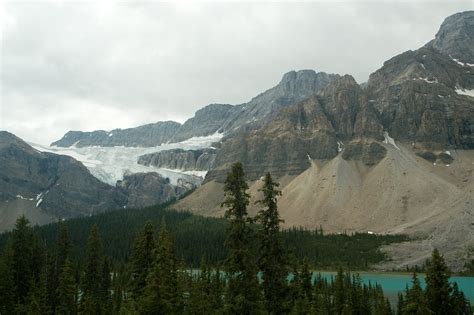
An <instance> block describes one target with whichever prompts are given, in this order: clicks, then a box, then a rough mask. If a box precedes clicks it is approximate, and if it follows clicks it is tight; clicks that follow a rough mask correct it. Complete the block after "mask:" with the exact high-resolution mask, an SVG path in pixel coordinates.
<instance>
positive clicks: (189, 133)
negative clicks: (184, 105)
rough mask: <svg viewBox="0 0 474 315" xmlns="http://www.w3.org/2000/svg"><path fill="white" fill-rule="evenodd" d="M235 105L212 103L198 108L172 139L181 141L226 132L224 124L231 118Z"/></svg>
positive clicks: (172, 140)
mask: <svg viewBox="0 0 474 315" xmlns="http://www.w3.org/2000/svg"><path fill="white" fill-rule="evenodd" d="M234 112H235V106H232V105H227V104H211V105H207V106H205V107H203V108H201V109H200V110H198V111H197V112H196V113H195V114H194V117H192V118H190V119H188V120H187V121H186V122H185V123H184V124H183V125H182V126H181V127H180V128H179V130H177V132H176V134H175V135H174V136H173V138H172V139H171V142H180V141H183V140H186V139H189V138H192V137H202V136H208V135H212V134H214V133H216V132H219V133H222V132H224V129H223V126H224V125H225V124H226V122H228V121H229V120H231V116H232V115H233V113H234Z"/></svg>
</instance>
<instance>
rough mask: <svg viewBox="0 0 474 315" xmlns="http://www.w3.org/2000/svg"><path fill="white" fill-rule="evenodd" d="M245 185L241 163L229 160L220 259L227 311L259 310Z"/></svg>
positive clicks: (258, 290)
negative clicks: (222, 255)
mask: <svg viewBox="0 0 474 315" xmlns="http://www.w3.org/2000/svg"><path fill="white" fill-rule="evenodd" d="M247 189H248V185H247V183H246V182H245V176H244V170H243V167H242V164H241V163H235V164H233V165H232V170H231V172H230V173H229V174H227V178H226V181H225V185H224V195H225V199H224V202H223V203H222V206H223V207H226V208H227V210H226V212H225V217H226V218H227V219H228V220H229V223H230V225H229V228H228V230H227V234H226V241H225V245H226V247H227V250H228V255H227V259H226V260H225V262H224V265H225V269H226V273H227V280H228V286H227V291H226V294H225V299H226V300H225V312H226V313H228V314H260V313H261V312H262V310H263V303H262V300H261V292H260V288H259V283H258V278H257V265H256V262H255V259H254V257H255V255H254V253H253V250H252V230H251V228H250V227H249V222H250V219H249V217H248V213H247V206H248V205H249V198H250V196H249V194H248V193H247Z"/></svg>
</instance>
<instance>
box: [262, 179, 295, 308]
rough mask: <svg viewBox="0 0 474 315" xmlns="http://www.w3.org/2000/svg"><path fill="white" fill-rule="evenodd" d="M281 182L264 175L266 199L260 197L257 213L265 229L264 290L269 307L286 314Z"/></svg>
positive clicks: (264, 196)
mask: <svg viewBox="0 0 474 315" xmlns="http://www.w3.org/2000/svg"><path fill="white" fill-rule="evenodd" d="M278 186H279V184H278V183H276V182H274V181H273V179H272V176H271V175H270V173H267V175H266V176H265V179H264V183H263V187H262V188H261V189H260V190H259V191H261V192H262V193H263V199H262V200H259V201H257V203H258V204H260V205H261V206H262V207H263V208H262V209H261V210H260V211H259V213H258V215H257V222H258V223H260V225H261V227H262V229H261V231H260V233H259V235H260V247H259V254H260V257H259V260H258V267H259V268H260V271H261V272H262V279H263V292H264V295H265V303H266V308H267V311H268V312H269V313H271V314H282V313H285V312H287V311H288V305H287V301H286V300H287V296H288V285H287V276H288V259H287V256H286V255H285V253H284V250H283V246H282V244H281V240H280V235H279V232H280V223H281V222H283V220H281V219H280V215H279V214H278V207H277V198H278V196H280V195H281V192H280V191H279V190H278Z"/></svg>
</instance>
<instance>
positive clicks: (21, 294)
mask: <svg viewBox="0 0 474 315" xmlns="http://www.w3.org/2000/svg"><path fill="white" fill-rule="evenodd" d="M11 240H12V241H11V254H12V260H11V263H12V265H11V272H12V276H13V282H14V292H15V300H16V303H19V304H22V303H23V302H24V301H25V299H26V296H27V295H28V292H29V290H30V286H31V284H32V283H34V278H35V277H34V274H33V267H32V265H33V264H34V259H33V247H32V244H33V233H32V231H31V227H30V223H29V221H28V220H27V219H26V218H25V217H24V216H21V217H19V218H18V219H17V221H16V223H15V228H14V229H13V231H12V236H11Z"/></svg>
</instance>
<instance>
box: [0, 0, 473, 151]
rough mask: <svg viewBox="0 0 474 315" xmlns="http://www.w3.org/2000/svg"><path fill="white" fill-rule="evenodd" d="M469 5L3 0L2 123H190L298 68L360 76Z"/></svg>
mask: <svg viewBox="0 0 474 315" xmlns="http://www.w3.org/2000/svg"><path fill="white" fill-rule="evenodd" d="M473 6H474V5H473V2H472V0H468V1H456V0H454V1H453V0H446V1H425V0H417V1H415V0H413V1H383V0H378V1H376V0H374V1H372V0H371V1H342V2H341V1H304V2H295V1H280V2H268V1H264V2H250V1H244V2H238V1H231V2H229V1H225V2H222V1H220V2H215V1H214V2H200V1H179V0H178V1H174V2H156V1H141V2H137V1H126V2H120V3H119V2H111V1H74V2H72V1H58V0H55V1H29V2H25V1H1V2H0V45H1V46H0V130H7V131H10V132H12V133H14V134H16V135H17V136H19V137H21V138H23V139H24V140H26V141H29V142H34V143H39V144H49V143H51V142H52V141H54V140H57V139H59V138H61V137H62V135H63V134H64V133H66V132H67V131H68V130H83V131H92V130H98V129H103V130H111V129H114V128H129V127H134V126H138V125H141V124H146V123H152V122H156V121H162V120H175V121H179V122H181V123H182V122H184V121H185V120H186V119H188V118H190V117H192V116H193V114H194V112H195V111H196V110H198V109H199V108H201V107H203V106H205V105H207V104H211V103H225V104H240V103H244V102H247V101H249V100H250V99H251V98H252V97H254V96H256V95H258V94H259V93H261V92H263V91H265V90H267V89H269V88H271V87H272V86H274V85H276V84H277V83H278V82H279V81H280V79H281V77H282V76H283V74H284V73H286V72H288V71H291V70H301V69H314V70H316V71H325V72H329V73H339V74H351V75H353V76H354V78H355V79H356V80H357V81H358V82H359V83H362V82H365V81H367V79H368V77H369V75H370V73H372V72H374V71H375V70H377V69H378V68H380V67H381V66H382V65H383V62H384V61H386V60H388V59H390V58H391V57H393V56H395V55H397V54H399V53H402V52H404V51H406V50H409V49H417V48H419V47H421V46H423V45H424V44H425V43H427V42H428V41H430V40H431V39H433V38H434V35H435V34H436V32H437V30H438V29H439V26H440V24H441V23H442V21H443V20H444V18H445V17H447V16H449V15H451V14H453V13H456V12H460V11H465V10H472V9H474V8H473Z"/></svg>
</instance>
